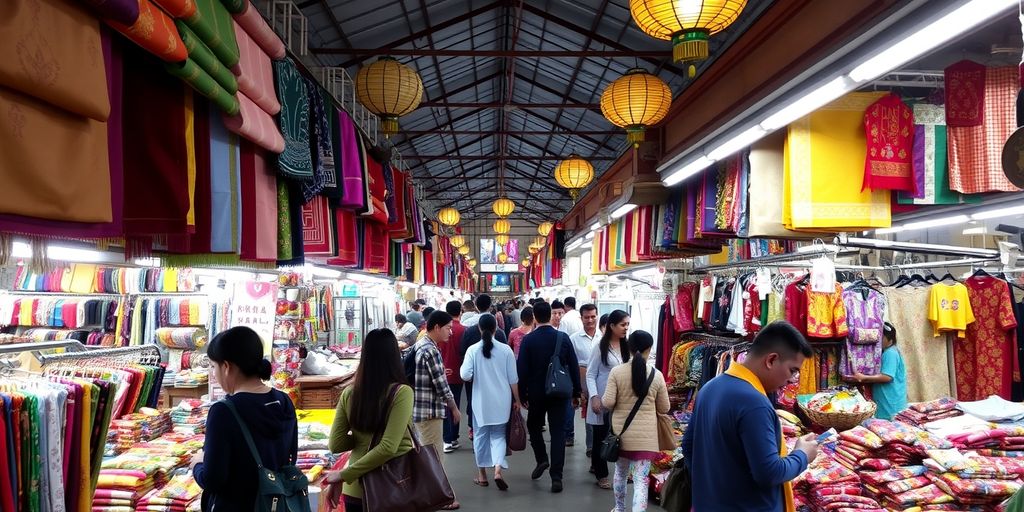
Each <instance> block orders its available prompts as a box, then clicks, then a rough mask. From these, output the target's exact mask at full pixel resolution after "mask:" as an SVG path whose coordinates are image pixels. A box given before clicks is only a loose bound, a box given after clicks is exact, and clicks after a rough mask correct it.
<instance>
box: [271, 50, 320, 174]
mask: <svg viewBox="0 0 1024 512" xmlns="http://www.w3.org/2000/svg"><path fill="white" fill-rule="evenodd" d="M273 65H274V84H275V86H276V89H277V99H278V100H279V101H280V102H281V112H280V113H279V115H278V124H279V126H280V128H281V134H282V135H283V136H284V152H282V153H281V154H280V155H278V157H277V169H278V172H279V173H280V174H281V175H282V176H286V177H289V178H292V179H296V180H300V181H306V180H310V179H312V178H313V160H312V155H311V153H310V147H309V95H308V94H307V92H306V83H305V80H304V79H303V77H302V75H301V74H300V73H299V70H298V68H297V67H296V66H295V63H294V62H292V61H291V60H290V59H283V60H278V61H274V63H273Z"/></svg>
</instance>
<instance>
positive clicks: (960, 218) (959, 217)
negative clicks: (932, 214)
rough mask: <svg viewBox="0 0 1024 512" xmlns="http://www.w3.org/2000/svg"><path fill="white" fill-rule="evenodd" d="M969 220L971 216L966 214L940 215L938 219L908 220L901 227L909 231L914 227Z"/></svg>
mask: <svg viewBox="0 0 1024 512" xmlns="http://www.w3.org/2000/svg"><path fill="white" fill-rule="evenodd" d="M969 220H971V218H970V217H968V216H966V215H954V216H952V217H941V218H938V219H928V220H922V221H919V222H910V223H908V224H904V225H903V229H905V230H907V231H911V230H914V229H928V228H937V227H940V226H951V225H953V224H965V223H967V221H969Z"/></svg>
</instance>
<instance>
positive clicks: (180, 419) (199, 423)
mask: <svg viewBox="0 0 1024 512" xmlns="http://www.w3.org/2000/svg"><path fill="white" fill-rule="evenodd" d="M208 411H209V408H208V407H203V403H202V402H201V401H199V400H184V401H182V402H181V403H180V404H178V405H177V406H176V407H175V408H174V409H171V412H170V416H171V423H172V424H173V425H174V432H178V433H181V434H188V435H197V434H202V433H204V432H206V414H207V412H208Z"/></svg>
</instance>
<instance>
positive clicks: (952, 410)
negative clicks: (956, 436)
mask: <svg viewBox="0 0 1024 512" xmlns="http://www.w3.org/2000/svg"><path fill="white" fill-rule="evenodd" d="M956 404H957V402H956V400H955V399H953V398H948V397H946V398H939V399H938V400H932V401H930V402H921V403H918V404H913V405H911V406H910V407H908V408H907V409H906V410H904V411H901V412H900V413H899V414H897V415H896V418H895V419H896V420H897V421H902V422H904V423H909V424H911V425H916V426H919V427H920V426H921V425H924V424H925V423H930V422H932V421H936V420H941V419H945V418H952V417H955V416H962V415H963V411H960V410H958V409H957V408H956Z"/></svg>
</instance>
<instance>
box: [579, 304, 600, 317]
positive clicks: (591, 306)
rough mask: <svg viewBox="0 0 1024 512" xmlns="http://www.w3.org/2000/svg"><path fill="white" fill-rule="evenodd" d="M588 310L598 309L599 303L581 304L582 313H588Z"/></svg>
mask: <svg viewBox="0 0 1024 512" xmlns="http://www.w3.org/2000/svg"><path fill="white" fill-rule="evenodd" d="M587 311H597V305H596V304H589V303H588V304H584V305H582V306H580V314H581V315H582V314H583V313H586V312H587Z"/></svg>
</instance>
